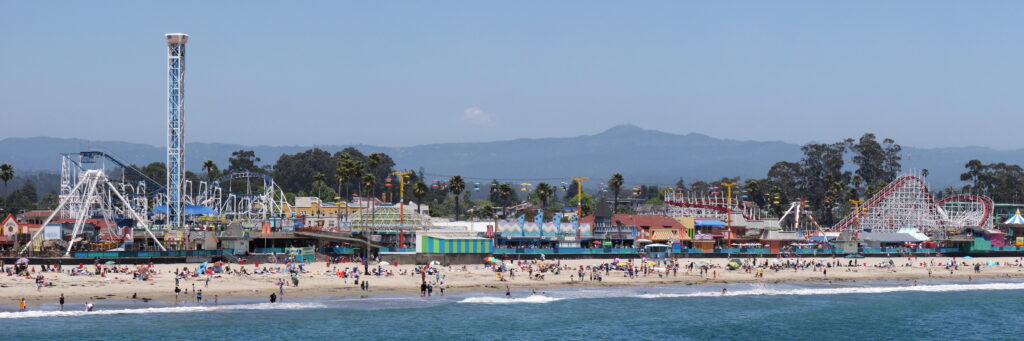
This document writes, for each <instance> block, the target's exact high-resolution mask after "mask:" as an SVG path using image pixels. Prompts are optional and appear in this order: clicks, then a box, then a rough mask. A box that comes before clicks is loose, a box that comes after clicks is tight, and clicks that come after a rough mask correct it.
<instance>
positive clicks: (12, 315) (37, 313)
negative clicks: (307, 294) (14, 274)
mask: <svg viewBox="0 0 1024 341" xmlns="http://www.w3.org/2000/svg"><path fill="white" fill-rule="evenodd" d="M72 306H77V305H72ZM324 307H326V306H325V305H323V304H320V303H312V302H311V303H274V304H271V303H258V304H233V305H217V306H187V307H159V308H138V309H110V310H93V311H90V312H86V311H83V310H75V311H71V310H65V311H45V310H29V311H24V312H0V319H18V318H32V317H58V316H92V315H126V314H166V313H194V312H213V311H238V310H298V309H315V308H324Z"/></svg>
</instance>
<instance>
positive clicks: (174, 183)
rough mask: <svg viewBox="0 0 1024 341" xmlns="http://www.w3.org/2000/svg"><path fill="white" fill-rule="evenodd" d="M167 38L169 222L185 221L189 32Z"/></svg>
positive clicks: (175, 223) (180, 222) (172, 224)
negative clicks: (186, 99) (186, 84)
mask: <svg viewBox="0 0 1024 341" xmlns="http://www.w3.org/2000/svg"><path fill="white" fill-rule="evenodd" d="M164 37H165V38H166V40H167V222H166V224H167V225H169V226H172V227H181V226H184V224H185V219H184V215H185V214H184V209H185V207H184V200H183V198H182V187H183V181H184V178H185V43H187V42H188V35H187V34H184V33H168V34H165V35H164Z"/></svg>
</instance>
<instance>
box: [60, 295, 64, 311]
mask: <svg viewBox="0 0 1024 341" xmlns="http://www.w3.org/2000/svg"><path fill="white" fill-rule="evenodd" d="M60 311H64V293H60Z"/></svg>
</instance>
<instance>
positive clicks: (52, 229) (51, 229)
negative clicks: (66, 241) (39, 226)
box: [43, 224, 61, 240]
mask: <svg viewBox="0 0 1024 341" xmlns="http://www.w3.org/2000/svg"><path fill="white" fill-rule="evenodd" d="M60 232H61V228H60V224H50V225H46V227H43V240H51V239H61V233H60Z"/></svg>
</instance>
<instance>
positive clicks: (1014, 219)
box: [1003, 210, 1024, 225]
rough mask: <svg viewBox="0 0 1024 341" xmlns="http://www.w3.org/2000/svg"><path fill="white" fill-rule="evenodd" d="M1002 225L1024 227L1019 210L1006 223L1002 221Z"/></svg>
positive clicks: (1023, 219)
mask: <svg viewBox="0 0 1024 341" xmlns="http://www.w3.org/2000/svg"><path fill="white" fill-rule="evenodd" d="M1003 224H1006V225H1024V217H1022V216H1021V215H1020V210H1017V213H1015V214H1014V215H1013V216H1012V217H1010V219H1007V220H1006V221H1004V222H1003Z"/></svg>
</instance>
